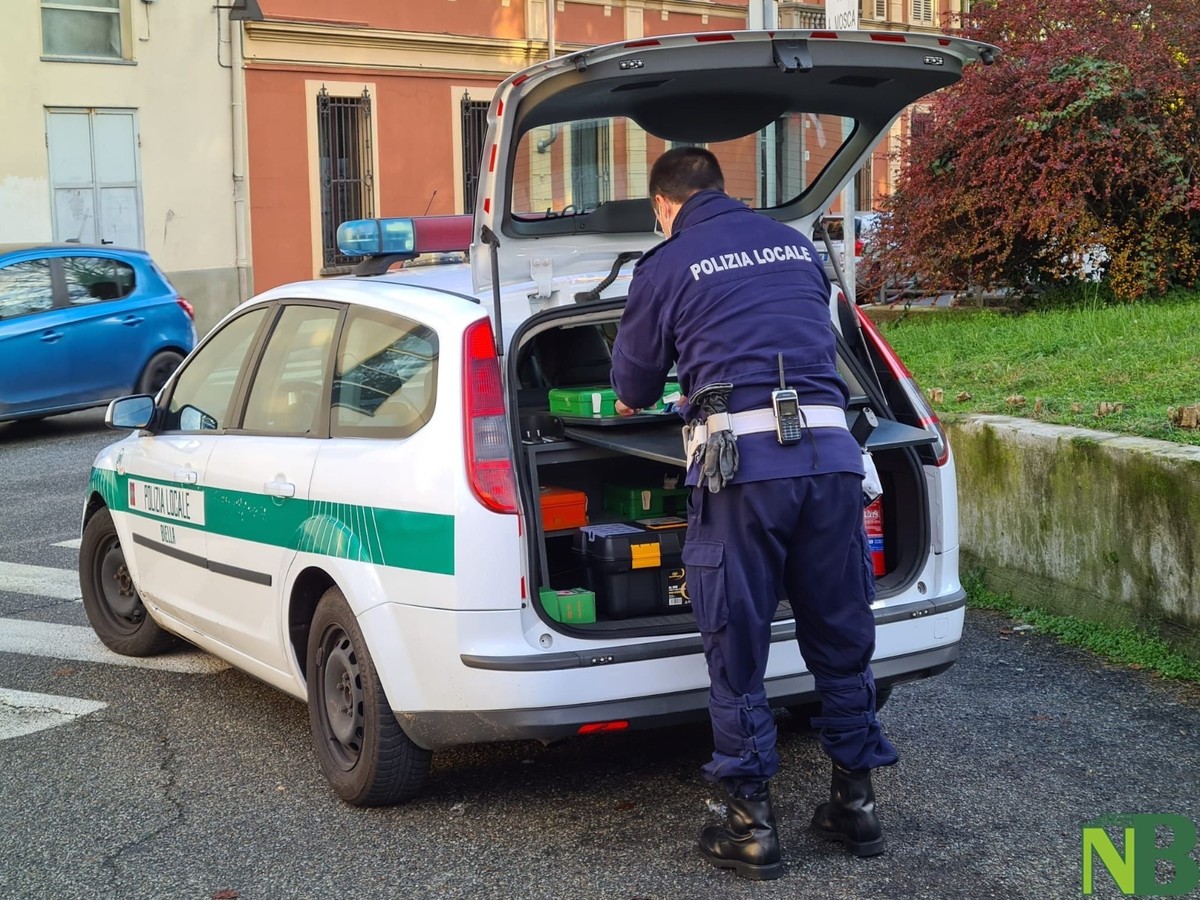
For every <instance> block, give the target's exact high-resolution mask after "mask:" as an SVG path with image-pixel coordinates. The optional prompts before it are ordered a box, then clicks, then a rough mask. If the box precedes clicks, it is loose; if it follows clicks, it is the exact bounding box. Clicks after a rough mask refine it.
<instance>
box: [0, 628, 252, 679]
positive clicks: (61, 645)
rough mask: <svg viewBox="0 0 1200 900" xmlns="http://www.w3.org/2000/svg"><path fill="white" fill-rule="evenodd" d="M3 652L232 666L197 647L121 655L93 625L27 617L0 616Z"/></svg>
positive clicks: (183, 666)
mask: <svg viewBox="0 0 1200 900" xmlns="http://www.w3.org/2000/svg"><path fill="white" fill-rule="evenodd" d="M0 653H23V654H26V655H28V656H47V657H51V658H53V659H70V660H75V661H77V662H92V663H106V664H108V665H111V666H130V667H132V668H135V669H157V670H159V671H161V672H179V673H182V674H186V675H213V674H215V673H217V672H222V671H224V670H225V669H228V668H229V664H228V663H226V662H224V661H223V660H219V659H217V658H216V657H215V656H210V655H209V654H207V653H205V652H204V651H202V650H196V649H187V650H177V651H175V652H173V653H164V654H162V655H161V656H121V655H120V654H119V653H113V652H112V651H111V650H109V649H108V648H107V647H105V646H104V645H103V644H102V643H100V638H98V637H96V633H95V632H94V631H92V629H91V628H87V627H85V626H82V625H57V624H55V623H53V622H32V621H29V620H27V619H0Z"/></svg>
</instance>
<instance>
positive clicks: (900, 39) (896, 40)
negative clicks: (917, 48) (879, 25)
mask: <svg viewBox="0 0 1200 900" xmlns="http://www.w3.org/2000/svg"><path fill="white" fill-rule="evenodd" d="M871 40H873V41H884V42H886V43H890V44H907V43H908V39H907V38H906V37H905V36H904V35H902V34H873V35H871Z"/></svg>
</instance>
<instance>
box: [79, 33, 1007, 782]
mask: <svg viewBox="0 0 1200 900" xmlns="http://www.w3.org/2000/svg"><path fill="white" fill-rule="evenodd" d="M991 52H992V48H988V47H986V46H981V45H978V44H975V43H971V42H965V41H962V40H958V39H955V38H946V37H937V36H932V37H931V36H925V35H915V34H899V33H888V34H871V33H865V32H863V33H859V32H854V33H845V32H807V31H797V32H774V33H755V32H739V33H733V34H715V35H714V34H703V35H682V36H674V37H666V38H648V39H645V40H640V41H633V42H628V43H624V44H614V45H609V46H605V47H598V48H595V49H591V50H587V51H583V52H580V53H576V54H573V55H570V56H566V57H562V58H559V59H553V60H550V61H548V62H545V63H542V64H539V65H536V66H534V67H532V68H530V69H527V70H525V71H523V72H521V73H519V74H517V75H515V76H513V77H511V78H509V79H508V80H507V81H505V82H504V83H503V84H502V85H501V86H500V87H499V89H498V90H497V92H496V96H495V100H494V102H493V104H492V107H491V111H490V114H489V125H490V130H489V134H488V139H487V142H486V151H485V154H484V167H483V173H482V176H481V179H480V182H479V185H478V205H477V209H476V212H475V215H474V217H465V218H453V217H448V218H441V219H439V218H433V219H418V220H413V219H390V220H380V221H368V222H356V223H348V224H347V225H346V226H344V227H343V229H342V237H343V241H342V247H343V250H345V251H347V252H357V253H360V254H363V253H365V254H367V259H366V261H365V262H364V265H363V269H364V270H365V271H368V272H370V271H375V272H385V273H386V274H377V275H375V276H374V277H357V278H346V279H336V280H325V281H313V282H306V283H301V284H291V285H286V286H284V287H280V288H276V289H273V290H270V291H267V292H266V293H264V294H261V295H259V296H258V297H255V298H254V299H252V300H251V301H249V302H247V303H245V304H243V305H242V306H240V307H238V308H237V309H236V310H234V311H233V312H231V313H230V314H229V315H228V316H226V317H225V319H224V320H223V321H222V322H221V323H220V324H219V325H218V326H217V327H216V328H215V329H214V330H213V332H212V333H211V334H209V335H208V336H207V337H206V338H205V340H204V341H203V343H202V344H201V345H200V346H199V347H198V348H197V349H196V350H195V351H194V352H193V353H192V354H191V355H190V356H189V357H188V358H187V360H186V361H185V362H184V363H183V365H182V366H181V367H180V369H179V370H178V372H177V373H176V374H175V376H174V377H173V378H172V379H171V381H170V382H169V383H168V384H167V385H166V387H165V388H164V389H163V390H162V391H161V392H160V393H159V395H158V397H157V398H151V397H148V396H140V397H129V398H123V399H121V400H118V401H114V403H113V404H112V406H111V407H110V409H109V413H108V416H109V422H110V424H111V425H113V426H114V427H116V428H128V429H135V430H134V432H133V433H131V434H130V435H129V436H127V437H125V438H124V439H122V440H120V441H118V442H117V443H115V444H113V445H112V446H110V447H108V448H107V449H105V450H104V451H103V452H101V453H100V454H99V456H98V457H97V459H96V461H95V465H94V469H93V472H92V478H91V484H90V487H89V489H88V493H87V498H86V502H85V508H84V516H83V543H82V547H81V551H80V576H81V582H82V588H83V596H84V603H85V608H86V610H87V613H88V616H89V618H90V620H91V622H92V624H93V626H94V627H95V630H96V632H97V633H98V634H99V635H100V637H101V639H102V640H103V641H104V642H105V643H106V644H107V645H108V646H109V647H111V648H113V649H114V650H116V651H118V652H121V653H126V654H132V655H145V654H151V653H157V652H161V651H165V650H167V649H169V648H170V647H171V646H172V645H173V644H174V643H176V641H177V639H178V638H182V639H183V640H186V641H188V642H190V643H192V644H195V645H197V646H199V647H202V648H204V649H205V650H208V651H209V652H211V653H214V654H216V655H218V656H220V657H222V658H224V659H226V660H228V661H229V662H231V663H232V664H233V665H235V666H237V667H238V668H240V669H242V670H244V671H246V672H248V673H250V674H252V675H254V676H256V677H258V678H260V679H262V680H264V681H266V682H268V683H270V684H272V685H275V686H276V687H278V688H280V689H281V690H283V691H286V692H288V693H290V694H292V695H293V696H295V697H297V698H299V699H302V700H306V701H307V703H308V707H309V712H310V719H311V725H312V732H313V739H314V745H315V747H316V750H317V754H318V756H319V758H320V762H321V765H322V767H323V769H324V771H325V774H326V775H327V776H328V778H329V780H330V782H331V783H332V784H333V786H334V788H335V790H336V791H337V792H338V794H339V795H340V796H342V797H343V798H345V799H346V800H347V801H349V802H351V803H355V804H362V805H371V804H383V803H390V802H395V801H398V800H400V799H403V798H405V797H408V796H410V795H412V794H413V793H414V792H416V791H417V790H418V789H419V788H420V786H421V784H422V783H423V781H424V780H425V778H426V775H427V772H428V770H429V763H430V755H431V752H432V751H434V750H438V749H441V748H445V747H450V746H453V745H456V744H463V743H469V742H476V741H489V740H505V739H525V738H533V739H540V740H547V741H551V740H557V739H561V738H565V737H568V736H571V735H578V734H589V733H595V732H603V731H611V730H619V729H625V728H634V727H642V726H649V725H661V724H666V723H670V722H674V721H678V720H683V719H687V718H693V717H703V716H704V715H705V714H706V699H707V688H708V679H707V675H706V671H705V664H704V659H703V655H702V652H701V642H700V636H699V634H698V633H697V632H696V628H695V622H694V619H693V617H692V616H691V614H690V612H688V611H687V608H686V582H685V581H683V580H682V578H681V575H682V573H681V572H679V571H676V566H675V565H673V564H672V561H673V560H675V556H676V551H677V549H678V547H677V544H678V542H679V540H680V538H681V534H682V533H681V532H680V531H678V530H673V529H672V528H671V527H670V526H671V525H672V524H673V522H672V521H671V516H670V515H663V513H664V512H667V513H669V510H664V509H660V508H652V505H653V504H647V505H645V506H638V505H637V504H638V502H639V500H643V501H644V500H646V498H652V499H653V502H654V503H658V502H659V501H660V500H661V499H663V498H664V497H669V496H670V494H671V492H670V491H669V490H663V485H664V484H665V485H667V486H668V487H669V486H670V484H671V483H672V482H671V479H672V477H675V476H678V475H680V474H681V473H682V470H681V468H680V466H681V463H682V456H683V454H682V447H681V444H680V441H679V433H678V419H675V420H674V424H672V422H671V421H670V419H671V417H669V416H662V415H658V416H655V415H649V414H648V415H646V416H644V417H643V418H642V419H640V420H638V421H637V422H634V423H632V424H631V423H628V422H622V423H621V424H619V425H616V426H614V425H611V424H610V422H611V420H610V419H607V418H604V417H601V418H599V419H595V418H592V414H591V411H590V410H589V409H587V408H586V402H587V401H586V398H588V397H592V398H593V399H597V400H598V398H599V397H600V396H601V393H600V386H602V385H604V384H605V383H606V382H607V378H608V350H609V347H610V346H611V342H612V338H613V335H614V334H615V331H616V327H617V323H618V321H619V318H620V314H621V308H622V303H623V296H624V287H625V285H626V284H627V283H628V271H629V270H628V266H627V263H628V262H629V261H630V259H631V258H632V257H633V256H636V255H637V253H638V251H645V250H646V249H648V248H649V247H651V246H652V245H653V244H654V242H655V241H656V237H655V235H654V232H653V229H654V220H653V215H652V213H651V209H650V204H649V201H648V199H647V198H646V173H647V171H648V169H649V166H650V163H651V162H652V161H653V160H654V159H655V158H656V157H657V156H658V155H659V154H660V153H661V152H662V151H663V150H664V149H665V148H666V147H668V146H670V145H671V144H679V143H704V144H706V145H707V146H709V147H710V148H712V149H713V150H714V152H716V154H717V155H718V157H719V158H720V159H721V161H722V164H723V166H724V168H725V172H726V177H727V189H728V190H729V192H730V193H731V194H733V195H734V196H740V197H743V198H745V199H746V201H747V202H748V203H750V204H752V205H754V206H757V207H760V208H762V209H763V210H764V211H765V212H766V213H767V214H769V215H772V216H774V217H776V218H778V219H780V220H783V221H787V222H789V223H792V224H794V226H795V227H796V228H797V230H798V231H800V232H801V233H808V232H809V231H810V230H811V228H812V224H813V222H814V221H816V219H817V218H818V217H819V216H820V215H821V214H822V213H823V212H825V210H826V209H827V207H828V205H829V202H830V200H831V198H833V197H834V196H836V194H837V193H838V191H839V190H840V189H841V188H842V186H843V185H844V184H845V183H846V181H847V180H848V179H849V178H851V177H852V175H853V173H854V171H855V169H856V167H857V166H858V165H859V164H860V163H861V162H862V160H863V159H864V158H866V156H867V155H868V153H869V152H870V150H871V148H872V147H873V146H874V144H875V143H876V142H877V141H878V140H879V139H880V138H881V137H882V136H883V135H884V134H885V133H886V131H887V129H888V127H889V126H890V124H891V122H892V121H893V119H894V118H895V116H896V115H897V114H898V113H899V112H900V110H901V109H902V108H903V107H904V106H905V105H906V104H908V103H910V102H911V101H913V100H916V99H917V98H919V97H921V96H923V95H925V94H927V93H929V92H930V91H933V90H936V89H937V88H940V87H942V86H945V85H949V84H952V83H954V82H955V81H957V80H958V79H959V77H960V75H961V69H962V66H963V64H964V63H966V62H968V61H971V60H975V59H978V58H980V57H981V56H982V57H984V58H985V59H986V58H987V57H988V56H989V55H990V54H991ZM455 249H469V261H463V262H459V263H450V264H445V265H431V266H410V267H405V268H402V269H398V270H395V271H391V272H387V269H388V267H389V266H390V265H392V264H393V263H395V262H396V261H397V260H400V259H407V258H410V257H412V256H414V255H416V254H419V253H422V252H428V251H447V250H455ZM830 311H831V316H832V320H833V324H834V327H836V328H837V330H838V331H839V350H840V357H841V359H840V363H841V371H842V373H843V375H844V377H845V378H846V381H847V383H848V385H849V386H850V391H851V394H852V395H853V398H854V399H853V403H852V409H851V412H850V415H851V418H852V419H853V420H854V421H855V422H858V421H859V420H863V421H865V420H866V419H867V418H869V416H868V414H867V413H866V412H865V410H866V409H867V408H868V407H869V408H870V409H871V410H873V411H874V414H875V415H876V416H877V417H878V420H879V427H877V428H876V429H875V430H874V432H873V433H871V435H870V437H869V438H868V447H869V448H870V449H871V450H872V452H873V455H874V459H875V462H876V465H877V467H878V469H879V471H880V474H881V478H882V481H883V484H884V488H885V493H884V499H883V506H882V511H881V516H880V517H879V518H878V520H877V521H878V524H881V526H882V541H883V544H882V547H881V548H880V547H877V553H876V564H877V583H878V600H877V602H876V603H875V612H876V617H877V618H876V621H877V625H878V640H877V651H876V656H875V660H874V671H875V676H876V679H877V681H878V683H879V684H880V686H881V690H880V693H881V696H885V695H886V694H887V692H888V690H890V687H891V686H892V685H894V684H896V683H899V682H903V681H909V680H913V679H917V678H921V677H924V676H927V675H931V674H934V673H937V672H940V671H942V670H944V669H945V668H947V667H948V666H950V665H951V664H952V663H953V662H954V660H955V658H956V657H957V655H958V646H959V640H960V635H961V630H962V624H963V605H964V594H963V590H962V587H961V585H960V583H959V577H958V536H957V535H958V526H957V518H956V517H957V505H956V498H955V479H954V465H953V461H952V457H951V454H950V449H949V447H948V446H947V444H946V441H945V438H944V435H943V434H942V431H941V428H940V427H939V425H938V423H937V419H936V418H935V417H934V416H933V415H932V413H931V412H930V410H929V409H928V407H927V406H926V405H925V403H924V401H923V399H922V396H921V393H920V391H919V389H918V388H917V386H916V385H915V384H914V383H913V380H912V378H911V377H910V376H909V374H908V372H907V371H906V370H905V368H904V366H903V364H902V363H901V362H900V360H899V359H897V358H896V356H895V354H894V353H893V352H892V350H891V349H890V348H889V347H888V345H887V344H886V342H885V341H884V340H883V339H882V338H881V337H880V335H879V334H878V332H877V331H876V330H875V329H874V328H873V327H872V326H871V324H870V322H869V321H867V320H866V319H865V318H864V317H862V316H860V315H858V314H857V312H856V310H854V309H852V308H851V307H850V306H849V305H848V304H847V303H845V301H844V300H839V298H838V297H837V295H836V292H835V296H834V297H831V302H830ZM560 390H566V391H567V392H568V394H570V393H571V392H572V391H574V392H575V393H576V394H577V395H578V394H579V393H580V391H581V390H582V396H583V397H584V398H585V408H584V409H583V410H581V411H577V413H578V414H576V415H561V414H560V415H554V414H552V412H551V402H550V397H551V392H552V391H560ZM598 409H599V410H600V411H602V407H598ZM664 479H665V481H664ZM548 485H552V486H554V487H555V488H558V489H560V490H559V491H557V492H549V493H547V492H544V491H543V490H542V488H543V487H545V486H548ZM552 494H556V495H559V496H566V497H568V498H576V506H575V507H574V508H573V509H571V510H568V511H567V512H566V513H565V515H566V519H559V518H556V517H555V515H551V514H549V507H548V504H549V498H550V496H551V495H552ZM581 498H586V500H587V504H588V505H587V510H586V513H584V512H583V510H582V507H581V506H579V505H578V501H579V500H580V499H581ZM631 498H632V499H631ZM630 504H632V506H631V505H630ZM642 513H646V515H642ZM583 515H586V519H587V521H588V522H589V529H590V530H588V531H582V532H581V531H580V530H579V528H578V527H577V526H578V525H580V524H582V522H583V520H582V519H581V518H580V517H581V516H583ZM572 517H574V519H573V520H572ZM877 532H878V529H877ZM631 536H632V537H631ZM877 537H878V533H877ZM593 542H594V543H593ZM633 545H636V546H633ZM601 546H604V547H609V546H611V547H615V548H617V549H618V550H619V551H620V553H616V552H614V553H613V554H611V555H608V556H606V555H605V554H604V553H600V552H598V550H599V548H600V547H601ZM631 546H632V549H630V547H631ZM622 553H623V554H625V556H624V557H622V556H621V554H622ZM560 591H561V592H565V593H563V594H562V595H561V596H560V595H559V594H558V592H560ZM543 597H545V599H544V600H543ZM793 631H794V624H793V621H792V619H791V614H790V611H789V609H788V608H787V606H786V604H785V605H784V606H782V607H781V608H780V610H779V614H778V618H777V621H776V624H775V630H774V637H775V643H774V646H773V647H772V654H771V659H770V664H769V668H768V671H767V688H768V691H769V693H770V695H771V697H772V699H773V702H775V703H776V704H779V705H783V706H789V707H795V708H803V707H804V706H805V705H806V704H808V703H811V702H812V700H813V699H814V695H813V682H812V678H811V676H810V675H809V674H808V672H807V671H806V669H805V665H804V661H803V659H801V657H800V654H799V652H798V650H797V647H796V642H795V641H794V639H793V638H792V634H793Z"/></svg>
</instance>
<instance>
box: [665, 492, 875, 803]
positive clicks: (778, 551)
mask: <svg viewBox="0 0 1200 900" xmlns="http://www.w3.org/2000/svg"><path fill="white" fill-rule="evenodd" d="M683 554H684V555H683V562H684V564H685V566H686V567H687V590H688V595H689V596H690V598H691V601H692V608H693V610H694V611H695V614H696V621H697V623H698V625H699V628H700V633H701V635H702V637H703V639H704V654H705V659H706V660H707V663H708V672H709V677H710V679H711V688H710V692H709V713H710V715H711V718H712V730H713V746H714V750H713V758H712V762H710V763H708V764H707V765H706V766H705V767H704V770H703V771H704V774H705V777H707V778H708V779H710V780H712V781H719V782H721V783H723V784H724V785H725V786H726V787H727V788H728V789H729V790H730V791H731V792H733V791H736V790H737V789H738V788H739V787H740V786H741V785H743V784H750V783H753V782H761V781H764V780H766V779H768V778H770V777H772V776H773V775H774V774H775V773H776V772H777V771H778V769H779V754H778V753H777V751H776V749H775V722H774V720H773V719H772V717H771V711H770V708H769V707H768V705H767V695H766V690H765V689H764V687H763V677H764V674H765V671H766V667H767V654H768V651H769V649H770V646H771V621H772V618H773V616H774V614H775V612H776V609H777V607H778V605H779V601H780V600H782V599H787V600H789V601H790V602H791V605H792V611H793V613H794V615H795V619H796V640H797V641H798V642H799V645H800V652H801V654H802V655H803V657H804V661H805V663H806V664H807V666H808V669H809V671H810V672H812V674H813V677H814V678H815V680H816V687H817V690H818V692H819V693H820V695H821V716H820V718H814V719H813V725H814V726H815V727H817V728H819V729H820V740H821V745H822V747H824V749H825V752H826V753H827V754H828V755H829V756H830V757H831V758H832V759H833V760H834V762H836V763H838V764H839V765H841V766H842V767H843V768H846V769H850V770H852V771H857V770H862V769H873V768H877V767H879V766H886V765H891V764H892V763H894V762H896V758H897V757H896V751H895V749H894V748H893V747H892V745H891V743H890V742H889V741H888V739H887V738H886V737H885V736H884V734H883V731H882V729H881V728H880V726H879V723H878V721H877V720H876V718H875V683H874V679H873V678H872V675H871V668H870V665H869V663H870V659H871V654H872V653H873V652H874V649H875V618H874V615H873V614H872V611H871V608H870V603H871V601H872V600H873V599H874V597H875V582H874V576H873V574H872V569H871V568H870V559H869V555H868V553H867V543H866V534H865V532H864V529H863V514H862V478H861V476H859V475H854V474H846V473H832V474H825V475H806V476H800V477H796V478H779V479H772V480H768V481H754V482H747V483H744V484H739V483H734V484H731V485H728V486H726V487H725V488H724V489H722V490H721V491H720V492H719V493H715V494H714V493H711V492H709V491H707V490H706V489H705V488H703V487H694V488H692V492H691V496H690V498H689V501H688V530H687V542H686V544H685V545H684V551H683Z"/></svg>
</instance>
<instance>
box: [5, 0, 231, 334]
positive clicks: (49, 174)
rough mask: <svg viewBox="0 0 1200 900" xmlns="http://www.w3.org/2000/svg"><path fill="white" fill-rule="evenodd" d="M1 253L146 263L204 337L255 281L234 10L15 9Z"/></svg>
mask: <svg viewBox="0 0 1200 900" xmlns="http://www.w3.org/2000/svg"><path fill="white" fill-rule="evenodd" d="M4 7H5V13H6V16H5V27H4V28H3V29H0V73H3V78H4V84H5V101H4V106H3V109H4V116H3V125H4V138H3V140H0V243H10V242H20V243H26V242H43V241H80V242H82V243H99V242H102V241H104V242H112V243H113V244H114V245H115V246H132V247H137V248H141V249H144V250H146V251H148V252H149V253H150V254H151V256H152V257H153V258H154V260H155V262H156V263H157V264H158V265H159V267H160V268H162V269H163V271H165V272H166V273H167V274H168V276H169V277H170V278H171V280H172V281H173V282H174V284H175V286H176V287H177V288H178V289H179V291H180V292H181V293H182V294H183V295H184V296H186V297H187V298H188V299H189V300H190V301H191V302H192V303H193V305H194V306H195V307H196V310H197V326H198V327H199V329H200V330H201V333H203V332H204V331H205V330H206V329H207V327H209V326H211V325H212V324H213V322H215V320H216V318H217V317H218V316H219V315H220V314H221V313H223V312H224V311H226V310H228V309H230V308H231V307H232V306H233V305H234V304H235V303H236V302H237V300H238V298H239V296H240V295H241V293H243V292H244V291H245V290H247V289H248V287H249V283H250V277H249V269H248V265H249V262H248V254H245V255H244V257H243V260H242V262H243V274H242V282H243V283H242V285H241V287H240V289H239V269H238V262H239V253H238V249H239V248H238V246H237V244H238V241H237V240H236V231H237V229H236V227H235V217H234V169H235V156H236V154H235V143H234V127H233V119H234V112H233V110H232V104H233V102H234V91H233V81H234V79H233V74H234V69H233V68H232V65H233V61H232V59H231V55H232V54H231V48H230V44H229V26H228V22H227V16H228V13H227V12H222V11H220V10H217V9H214V8H213V7H214V4H208V3H206V4H197V3H194V2H176V0H158V2H146V0H55V2H50V0H6V2H5V4H4Z"/></svg>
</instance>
